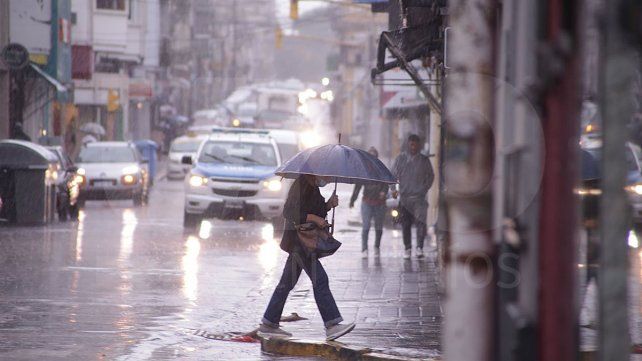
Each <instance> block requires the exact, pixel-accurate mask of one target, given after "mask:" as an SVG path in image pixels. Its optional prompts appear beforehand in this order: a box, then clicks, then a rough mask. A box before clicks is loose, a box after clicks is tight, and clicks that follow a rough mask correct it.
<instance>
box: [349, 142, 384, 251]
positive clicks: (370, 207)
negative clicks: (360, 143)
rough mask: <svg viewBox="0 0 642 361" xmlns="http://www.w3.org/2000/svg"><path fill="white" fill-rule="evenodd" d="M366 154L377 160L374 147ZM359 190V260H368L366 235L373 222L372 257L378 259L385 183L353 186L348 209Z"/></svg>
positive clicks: (377, 153) (376, 152)
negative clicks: (373, 240)
mask: <svg viewBox="0 0 642 361" xmlns="http://www.w3.org/2000/svg"><path fill="white" fill-rule="evenodd" d="M368 153H370V154H372V155H374V156H375V157H377V158H378V157H379V152H378V151H377V149H376V148H375V147H370V149H368ZM361 188H363V197H362V198H361V222H362V228H361V258H368V235H369V233H370V225H371V223H372V221H373V220H374V226H375V243H374V255H375V257H379V255H380V252H379V246H380V245H381V237H382V236H383V220H384V218H385V216H386V197H387V196H388V185H387V184H385V183H371V184H366V185H364V186H362V185H361V184H355V186H354V190H353V191H352V197H350V208H353V207H354V202H355V201H356V200H357V198H358V197H359V192H361Z"/></svg>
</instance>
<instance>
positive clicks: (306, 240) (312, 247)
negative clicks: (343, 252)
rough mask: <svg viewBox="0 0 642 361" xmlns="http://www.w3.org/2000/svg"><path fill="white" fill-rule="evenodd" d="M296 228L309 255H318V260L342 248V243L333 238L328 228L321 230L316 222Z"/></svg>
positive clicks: (296, 226) (299, 225)
mask: <svg viewBox="0 0 642 361" xmlns="http://www.w3.org/2000/svg"><path fill="white" fill-rule="evenodd" d="M294 228H295V229H296V233H297V236H298V237H299V242H300V243H301V246H303V248H304V250H305V251H306V253H307V254H316V257H317V258H322V257H327V256H330V255H333V254H334V252H336V251H337V250H338V249H339V247H341V242H339V241H337V240H336V239H335V238H334V237H332V235H331V234H330V232H329V231H328V228H327V227H325V228H320V227H319V226H317V225H316V223H314V222H307V223H302V224H298V225H295V226H294Z"/></svg>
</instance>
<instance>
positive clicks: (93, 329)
mask: <svg viewBox="0 0 642 361" xmlns="http://www.w3.org/2000/svg"><path fill="white" fill-rule="evenodd" d="M182 205H183V199H182V183H181V182H165V181H163V182H158V183H157V185H156V187H155V189H154V191H153V193H152V196H151V200H150V204H149V206H147V207H142V208H134V207H132V206H131V202H127V201H122V202H121V201H111V202H88V203H87V207H86V208H85V210H84V211H83V212H81V215H80V220H79V221H78V222H75V223H55V224H53V225H51V226H48V227H33V228H2V229H0V246H1V247H2V249H3V252H2V254H1V255H0V267H1V271H0V272H1V273H0V275H1V276H0V290H1V294H2V298H0V359H3V360H4V359H6V360H9V359H10V360H41V359H47V360H102V359H105V360H114V359H119V360H144V359H154V360H159V359H193V360H197V359H205V358H208V359H229V360H245V359H247V360H270V359H279V360H281V359H287V358H282V357H274V356H269V355H262V354H261V352H260V346H259V345H258V344H239V343H232V342H223V341H213V340H207V339H204V338H200V337H198V336H194V335H193V332H194V330H196V329H205V330H208V331H209V332H213V333H217V332H229V331H237V332H248V331H251V330H253V329H254V328H255V327H256V324H257V322H258V318H259V316H260V315H261V313H262V311H263V307H264V306H265V304H266V302H267V299H268V297H269V296H270V293H271V291H272V287H273V284H274V282H275V277H276V275H275V272H277V270H275V267H276V266H277V265H279V264H282V262H283V257H284V255H285V254H284V253H283V252H281V251H280V250H279V248H278V241H277V240H276V239H275V238H274V237H273V234H272V233H273V232H272V226H271V225H269V224H267V223H263V222H247V221H244V222H238V221H220V220H210V221H204V222H203V223H202V224H201V225H200V227H198V228H197V229H196V230H193V231H192V232H191V233H184V231H183V228H182V225H181V223H182Z"/></svg>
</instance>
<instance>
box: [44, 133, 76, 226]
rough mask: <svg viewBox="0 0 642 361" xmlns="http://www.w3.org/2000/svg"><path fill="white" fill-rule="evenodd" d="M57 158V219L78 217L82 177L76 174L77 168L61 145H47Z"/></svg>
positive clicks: (55, 177)
mask: <svg viewBox="0 0 642 361" xmlns="http://www.w3.org/2000/svg"><path fill="white" fill-rule="evenodd" d="M47 149H49V150H50V151H51V152H52V153H53V154H54V155H55V156H56V158H57V159H58V162H59V166H58V169H57V170H56V171H55V176H54V179H55V182H56V211H57V212H58V220H60V221H66V220H67V219H68V218H69V219H72V220H76V219H78V212H79V210H80V206H79V204H78V196H79V194H80V184H81V180H82V178H80V177H79V176H78V173H77V170H78V168H77V167H76V166H75V165H74V163H73V162H72V161H71V158H69V156H67V154H65V152H64V151H63V149H62V147H60V146H52V147H47Z"/></svg>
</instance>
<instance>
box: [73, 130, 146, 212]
mask: <svg viewBox="0 0 642 361" xmlns="http://www.w3.org/2000/svg"><path fill="white" fill-rule="evenodd" d="M144 163H145V161H143V159H142V157H141V155H140V153H139V152H138V150H136V147H135V146H134V144H132V143H127V142H93V143H88V144H87V145H85V146H84V147H83V148H82V149H81V150H80V154H78V158H77V159H76V166H77V167H78V170H77V171H76V173H77V174H78V175H79V176H81V177H82V183H81V184H82V185H81V188H80V196H79V204H80V205H81V206H82V205H83V204H84V202H85V201H86V200H88V199H132V200H133V202H134V205H141V204H142V203H143V202H145V201H146V200H147V198H148V184H149V182H148V172H147V170H146V169H147V167H146V164H144Z"/></svg>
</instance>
